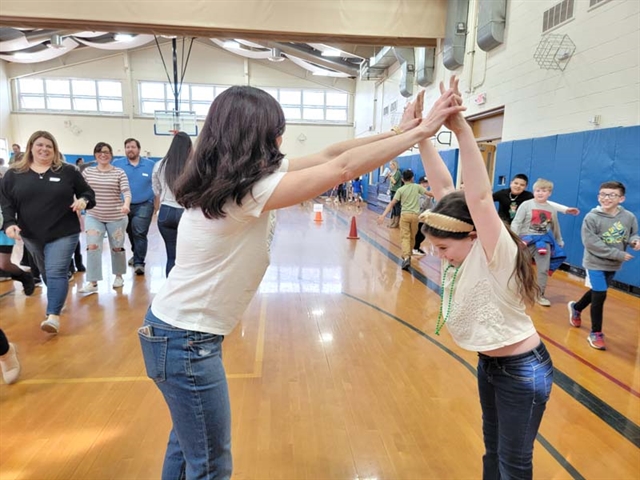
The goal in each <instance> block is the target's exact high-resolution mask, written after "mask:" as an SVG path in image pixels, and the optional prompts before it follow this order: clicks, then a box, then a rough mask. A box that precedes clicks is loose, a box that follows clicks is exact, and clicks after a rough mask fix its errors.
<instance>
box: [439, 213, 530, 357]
mask: <svg viewBox="0 0 640 480" xmlns="http://www.w3.org/2000/svg"><path fill="white" fill-rule="evenodd" d="M517 256H518V246H517V245H516V243H515V242H514V240H513V238H511V236H510V235H509V232H508V231H507V227H506V226H505V225H503V226H502V231H501V232H500V237H499V239H498V243H497V244H496V248H495V251H494V253H493V258H492V259H491V262H487V257H486V255H485V253H484V249H483V248H482V244H481V243H480V240H475V242H474V244H473V246H472V247H471V250H470V251H469V254H468V255H467V258H465V260H464V262H463V263H462V265H461V266H460V269H459V270H458V273H457V275H456V280H455V282H454V285H452V280H453V273H454V269H453V268H450V269H449V272H448V274H447V275H446V278H445V281H444V292H443V294H442V303H443V304H442V314H443V315H444V318H446V319H447V323H446V325H447V329H448V330H449V332H450V333H451V336H452V337H453V339H454V341H455V342H456V343H457V344H458V345H459V346H460V347H462V348H464V349H465V350H471V351H474V352H486V351H490V350H495V349H497V348H501V347H506V346H508V345H513V344H514V343H518V342H520V341H522V340H524V339H526V338H529V337H530V336H531V335H533V334H534V333H536V329H535V327H534V325H533V322H532V320H531V317H529V315H527V313H526V312H525V305H524V302H523V300H522V298H521V297H520V296H519V295H518V290H517V286H516V281H515V278H514V276H512V274H513V271H514V269H515V266H516V260H517ZM442 268H443V271H445V269H446V262H443V263H442ZM452 288H453V298H452V302H451V310H450V311H449V309H448V308H449V296H450V294H451V289H452Z"/></svg>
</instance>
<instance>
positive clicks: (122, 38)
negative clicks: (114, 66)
mask: <svg viewBox="0 0 640 480" xmlns="http://www.w3.org/2000/svg"><path fill="white" fill-rule="evenodd" d="M134 38H135V35H131V34H129V33H116V34H115V35H114V36H113V39H114V40H115V41H116V42H130V41H131V40H133V39H134Z"/></svg>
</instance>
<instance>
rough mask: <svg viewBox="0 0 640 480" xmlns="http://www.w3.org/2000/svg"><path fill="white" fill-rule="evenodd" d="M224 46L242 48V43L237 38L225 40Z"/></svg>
mask: <svg viewBox="0 0 640 480" xmlns="http://www.w3.org/2000/svg"><path fill="white" fill-rule="evenodd" d="M222 47H223V48H240V44H239V43H238V42H236V41H235V40H225V42H224V43H223V44H222Z"/></svg>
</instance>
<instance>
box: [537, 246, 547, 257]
mask: <svg viewBox="0 0 640 480" xmlns="http://www.w3.org/2000/svg"><path fill="white" fill-rule="evenodd" d="M538 253H539V254H540V255H546V254H547V253H549V251H548V250H547V249H546V248H545V247H540V248H539V249H538Z"/></svg>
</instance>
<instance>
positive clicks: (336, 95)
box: [263, 88, 349, 124]
mask: <svg viewBox="0 0 640 480" xmlns="http://www.w3.org/2000/svg"><path fill="white" fill-rule="evenodd" d="M263 90H264V91H265V92H267V93H269V94H270V95H271V96H273V98H275V99H276V100H278V102H279V103H280V106H282V110H283V111H284V116H285V118H286V119H287V120H288V121H290V122H296V123H297V122H303V123H337V124H346V123H348V121H349V94H347V93H342V92H337V91H334V90H314V89H306V88H263Z"/></svg>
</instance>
